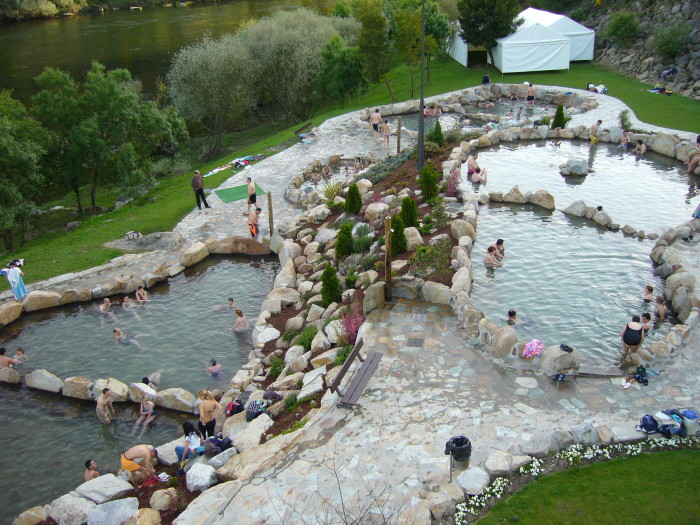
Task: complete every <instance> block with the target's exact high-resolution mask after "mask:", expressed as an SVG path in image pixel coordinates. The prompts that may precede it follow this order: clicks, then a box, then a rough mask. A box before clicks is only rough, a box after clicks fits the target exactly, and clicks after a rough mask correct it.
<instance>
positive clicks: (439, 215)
mask: <svg viewBox="0 0 700 525" xmlns="http://www.w3.org/2000/svg"><path fill="white" fill-rule="evenodd" d="M433 219H435V225H436V226H437V227H438V228H444V227H445V226H447V223H448V222H450V214H449V213H447V208H446V207H445V201H444V200H443V199H442V197H437V198H435V201H434V204H433Z"/></svg>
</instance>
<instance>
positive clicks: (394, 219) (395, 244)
mask: <svg viewBox="0 0 700 525" xmlns="http://www.w3.org/2000/svg"><path fill="white" fill-rule="evenodd" d="M406 249H407V248H406V234H405V233H404V231H403V221H402V220H401V216H400V215H392V216H391V256H392V257H395V256H396V255H398V254H400V253H403V252H405V251H406Z"/></svg>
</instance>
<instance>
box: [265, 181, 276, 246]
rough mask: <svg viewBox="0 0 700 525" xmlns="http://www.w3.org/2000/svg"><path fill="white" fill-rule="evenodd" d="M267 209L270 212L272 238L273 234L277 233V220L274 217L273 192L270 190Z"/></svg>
mask: <svg viewBox="0 0 700 525" xmlns="http://www.w3.org/2000/svg"><path fill="white" fill-rule="evenodd" d="M267 211H268V212H269V213H270V217H269V219H268V220H269V221H270V238H271V239H272V236H273V235H274V233H275V222H274V220H273V217H272V192H271V191H268V192H267Z"/></svg>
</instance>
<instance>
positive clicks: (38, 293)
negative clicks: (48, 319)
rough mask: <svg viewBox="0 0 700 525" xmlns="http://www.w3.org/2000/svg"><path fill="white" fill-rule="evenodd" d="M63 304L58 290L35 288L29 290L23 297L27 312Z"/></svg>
mask: <svg viewBox="0 0 700 525" xmlns="http://www.w3.org/2000/svg"><path fill="white" fill-rule="evenodd" d="M60 304H61V294H59V293H58V292H47V291H44V290H34V291H31V292H29V293H28V294H27V295H25V296H24V298H23V299H22V305H23V307H24V311H25V312H33V311H35V310H43V309H45V308H52V307H54V306H59V305H60Z"/></svg>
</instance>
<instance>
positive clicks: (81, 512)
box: [47, 494, 95, 525]
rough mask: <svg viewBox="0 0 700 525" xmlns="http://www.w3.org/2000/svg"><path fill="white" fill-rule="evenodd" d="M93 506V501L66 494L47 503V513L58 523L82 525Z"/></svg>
mask: <svg viewBox="0 0 700 525" xmlns="http://www.w3.org/2000/svg"><path fill="white" fill-rule="evenodd" d="M94 507H95V503H94V502H92V501H90V500H87V499H85V498H80V497H78V496H71V495H70V494H66V495H64V496H61V497H60V498H58V499H56V500H54V501H53V502H52V503H51V505H49V510H48V512H47V514H48V515H49V517H50V518H52V519H53V520H54V521H56V523H58V525H83V524H84V523H87V519H88V512H89V511H90V509H92V508H94Z"/></svg>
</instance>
